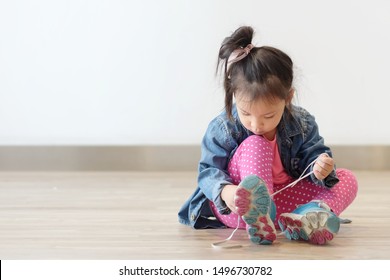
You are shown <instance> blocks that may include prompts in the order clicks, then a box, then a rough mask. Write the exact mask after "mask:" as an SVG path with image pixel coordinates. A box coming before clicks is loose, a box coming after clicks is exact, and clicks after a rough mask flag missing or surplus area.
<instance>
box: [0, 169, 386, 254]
mask: <svg viewBox="0 0 390 280" xmlns="http://www.w3.org/2000/svg"><path fill="white" fill-rule="evenodd" d="M355 174H356V175H357V177H358V180H359V187H360V189H359V193H358V197H357V199H356V200H355V202H354V203H353V204H352V205H351V206H350V208H349V209H347V210H346V211H345V212H344V214H343V217H348V218H350V219H352V220H353V223H352V224H349V225H342V228H341V230H340V233H339V234H338V235H337V237H336V238H335V239H334V240H333V241H332V243H330V244H329V245H326V246H314V245H310V244H306V243H303V242H296V241H295V242H293V241H288V240H286V239H285V238H284V237H282V236H280V237H278V239H277V240H276V242H275V243H274V244H273V245H271V246H256V245H252V244H250V242H249V241H248V239H247V237H246V233H245V231H240V232H239V233H237V234H236V235H235V237H234V242H235V243H238V244H241V245H243V247H242V248H238V249H214V248H212V247H211V243H212V242H216V241H218V240H221V239H224V238H226V237H227V236H229V235H230V233H231V231H232V230H231V229H222V230H193V229H191V228H189V227H186V226H183V225H181V224H179V223H178V222H177V211H178V209H179V208H180V206H181V205H182V203H183V201H184V200H185V199H187V197H188V196H189V195H190V194H191V193H192V192H193V190H194V188H195V184H196V183H195V182H196V174H195V173H139V172H138V173H104V172H96V173H86V172H80V173H56V172H48V173H0V259H2V260H4V259H8V260H10V259H27V260H30V259H106V260H109V259H116V260H123V259H142V260H153V259H171V260H173V259H270V260H278V259H303V260H304V259H351V260H354V259H390V172H363V171H360V172H355Z"/></svg>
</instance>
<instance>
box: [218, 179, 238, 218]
mask: <svg viewBox="0 0 390 280" xmlns="http://www.w3.org/2000/svg"><path fill="white" fill-rule="evenodd" d="M236 190H237V186H235V185H226V186H224V187H223V189H222V193H221V198H222V200H223V201H225V203H226V205H227V207H229V209H230V210H232V212H233V213H236V214H237V210H236V204H235V203H234V196H235V194H236Z"/></svg>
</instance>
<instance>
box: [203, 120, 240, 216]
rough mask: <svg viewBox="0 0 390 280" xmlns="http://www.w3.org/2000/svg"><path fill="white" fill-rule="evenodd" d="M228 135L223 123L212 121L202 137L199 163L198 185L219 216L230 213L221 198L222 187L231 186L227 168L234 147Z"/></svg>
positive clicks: (221, 121)
mask: <svg viewBox="0 0 390 280" xmlns="http://www.w3.org/2000/svg"><path fill="white" fill-rule="evenodd" d="M229 135H230V134H229V132H228V128H227V127H226V124H225V123H224V121H223V120H221V119H218V118H217V119H214V120H213V121H212V122H211V123H210V124H209V126H208V128H207V131H206V134H205V136H204V137H203V140H202V147H201V148H202V149H201V151H202V153H201V159H200V162H199V175H198V185H199V187H200V189H201V190H202V192H203V193H204V195H205V196H206V197H207V198H208V199H209V200H211V201H213V203H214V204H215V206H216V207H217V209H218V211H219V212H220V213H221V214H229V213H230V209H229V208H228V207H227V205H226V203H225V202H224V201H223V200H222V198H221V192H222V189H223V187H224V186H225V185H228V184H232V179H231V178H230V176H229V175H228V172H227V166H228V163H229V160H230V155H231V153H232V151H233V150H234V148H235V146H236V145H235V144H234V143H235V141H234V140H233V139H231V137H229Z"/></svg>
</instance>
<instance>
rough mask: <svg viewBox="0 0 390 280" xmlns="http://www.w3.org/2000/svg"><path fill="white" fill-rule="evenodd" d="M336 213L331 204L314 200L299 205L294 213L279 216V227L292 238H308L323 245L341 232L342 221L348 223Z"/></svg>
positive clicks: (311, 241) (307, 239) (309, 240)
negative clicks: (331, 208)
mask: <svg viewBox="0 0 390 280" xmlns="http://www.w3.org/2000/svg"><path fill="white" fill-rule="evenodd" d="M348 222H350V221H349V220H342V219H340V218H339V217H337V216H336V214H334V213H333V212H332V211H331V210H330V208H329V206H327V205H326V204H324V203H322V202H318V201H316V202H315V201H312V202H309V203H306V204H304V205H301V206H299V207H298V208H297V209H295V210H294V211H293V212H292V213H284V214H281V215H280V217H279V221H278V224H279V227H280V229H281V230H282V232H283V233H284V235H285V236H286V237H287V238H288V239H290V240H306V241H308V242H310V243H313V244H319V245H323V244H325V243H326V242H327V241H331V240H332V239H333V238H334V236H335V235H336V234H337V233H338V232H339V229H340V223H348Z"/></svg>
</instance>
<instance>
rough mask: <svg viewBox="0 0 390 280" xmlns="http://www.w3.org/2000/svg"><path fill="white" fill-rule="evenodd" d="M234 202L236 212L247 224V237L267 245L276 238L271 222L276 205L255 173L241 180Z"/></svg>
mask: <svg viewBox="0 0 390 280" xmlns="http://www.w3.org/2000/svg"><path fill="white" fill-rule="evenodd" d="M234 202H235V204H236V207H237V213H238V215H240V216H241V217H242V219H243V220H244V222H245V223H246V224H247V227H246V228H247V232H248V235H249V239H250V240H251V241H252V242H253V243H256V244H262V245H269V244H272V242H273V241H274V240H275V239H276V230H275V226H274V223H273V220H274V219H275V214H276V211H275V210H276V207H275V204H274V202H273V201H272V199H271V197H270V196H269V193H268V189H267V187H266V184H265V182H264V181H263V180H262V179H260V178H259V177H258V176H256V175H250V176H247V177H245V178H244V180H242V181H241V183H240V185H239V186H238V188H237V191H236V196H235V198H234Z"/></svg>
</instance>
